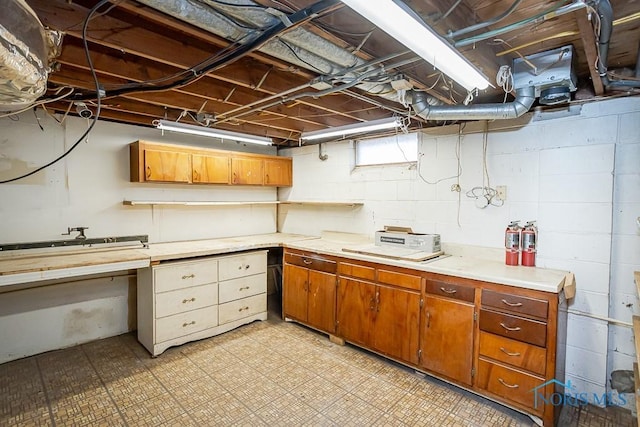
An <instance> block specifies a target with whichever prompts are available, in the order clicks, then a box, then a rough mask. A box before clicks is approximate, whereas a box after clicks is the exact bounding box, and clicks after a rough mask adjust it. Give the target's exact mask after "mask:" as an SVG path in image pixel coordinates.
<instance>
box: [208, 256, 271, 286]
mask: <svg viewBox="0 0 640 427" xmlns="http://www.w3.org/2000/svg"><path fill="white" fill-rule="evenodd" d="M219 263H220V264H219V266H218V269H219V273H218V278H219V279H220V280H221V281H222V280H229V279H236V278H238V277H245V276H251V275H253V274H259V273H266V272H267V253H266V252H263V251H260V252H251V253H247V254H243V255H234V256H231V257H228V258H220V259H219Z"/></svg>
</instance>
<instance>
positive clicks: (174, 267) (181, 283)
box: [153, 259, 218, 292]
mask: <svg viewBox="0 0 640 427" xmlns="http://www.w3.org/2000/svg"><path fill="white" fill-rule="evenodd" d="M153 274H154V280H155V292H167V291H173V290H176V289H182V288H190V287H192V286H198V285H204V284H207V283H215V282H217V281H218V261H217V260H215V259H206V260H199V261H190V262H179V263H172V264H165V265H160V266H158V267H153Z"/></svg>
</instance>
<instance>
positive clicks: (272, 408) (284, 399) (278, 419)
mask: <svg viewBox="0 0 640 427" xmlns="http://www.w3.org/2000/svg"><path fill="white" fill-rule="evenodd" d="M255 414H256V415H257V416H258V417H260V418H261V419H262V421H264V422H265V423H267V424H268V425H270V426H297V425H300V424H303V423H304V422H306V421H307V420H309V419H310V418H312V417H315V416H316V415H317V411H316V410H315V409H313V408H312V407H310V406H308V405H306V404H305V403H304V402H302V401H300V400H299V399H297V398H296V397H295V396H293V395H292V394H284V395H282V396H280V397H279V398H277V399H274V400H272V401H271V402H269V404H267V405H265V406H263V407H262V408H260V409H258V410H257V411H255Z"/></svg>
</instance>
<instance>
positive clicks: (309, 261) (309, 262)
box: [302, 259, 313, 265]
mask: <svg viewBox="0 0 640 427" xmlns="http://www.w3.org/2000/svg"><path fill="white" fill-rule="evenodd" d="M302 262H304V263H305V264H307V265H310V264H313V261H312V260H310V259H303V260H302Z"/></svg>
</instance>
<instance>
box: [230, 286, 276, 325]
mask: <svg viewBox="0 0 640 427" xmlns="http://www.w3.org/2000/svg"><path fill="white" fill-rule="evenodd" d="M219 307H220V314H219V319H220V324H221V325H223V324H225V323H228V322H233V321H234V320H238V319H242V318H243V317H249V316H253V315H254V314H258V313H262V312H264V311H267V294H266V293H264V294H260V295H254V296H252V297H248V298H244V299H239V300H236V301H231V302H227V303H225V304H220V305H219Z"/></svg>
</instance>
